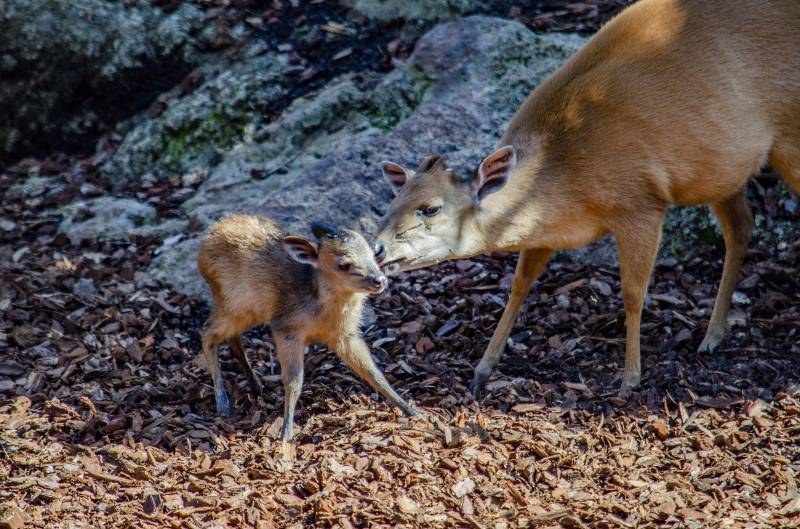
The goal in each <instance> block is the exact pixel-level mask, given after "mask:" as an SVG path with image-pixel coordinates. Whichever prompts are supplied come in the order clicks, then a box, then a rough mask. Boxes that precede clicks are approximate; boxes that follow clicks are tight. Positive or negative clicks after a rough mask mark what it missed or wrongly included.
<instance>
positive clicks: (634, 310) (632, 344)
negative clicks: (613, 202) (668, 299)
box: [614, 209, 665, 399]
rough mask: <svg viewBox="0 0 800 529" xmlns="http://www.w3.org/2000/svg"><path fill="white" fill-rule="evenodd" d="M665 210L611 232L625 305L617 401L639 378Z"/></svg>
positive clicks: (625, 394)
mask: <svg viewBox="0 0 800 529" xmlns="http://www.w3.org/2000/svg"><path fill="white" fill-rule="evenodd" d="M664 213H665V210H663V209H662V210H660V211H657V212H653V213H652V214H650V215H646V216H642V217H636V218H633V219H630V220H629V221H628V222H627V223H626V224H625V225H623V226H619V227H618V228H617V229H616V230H614V237H615V238H616V240H617V254H618V255H619V270H620V278H621V282H622V302H623V304H624V305H625V327H626V328H627V337H626V344H625V369H624V371H623V373H622V387H621V388H620V391H619V398H621V399H627V398H628V396H629V395H630V392H631V389H633V388H635V387H636V386H638V385H639V381H640V380H641V377H642V364H641V354H640V353H641V336H640V327H641V322H642V307H643V305H644V298H645V295H646V294H647V285H648V283H649V282H650V275H651V274H652V273H653V266H654V265H655V261H656V255H657V254H658V247H659V245H660V244H661V224H662V222H663V220H664Z"/></svg>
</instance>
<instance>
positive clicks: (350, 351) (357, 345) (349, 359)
mask: <svg viewBox="0 0 800 529" xmlns="http://www.w3.org/2000/svg"><path fill="white" fill-rule="evenodd" d="M336 353H337V354H338V355H339V358H341V359H342V362H344V363H345V364H346V365H347V367H349V368H350V369H352V370H353V371H354V372H355V373H356V375H358V376H359V377H361V378H362V379H363V380H365V381H366V382H367V383H368V384H369V385H370V386H372V388H373V389H375V391H377V392H378V393H380V394H381V395H382V396H383V397H384V398H385V399H386V400H388V401H389V402H391V403H392V404H394V405H395V406H397V407H398V408H400V409H401V410H403V412H404V413H405V414H406V415H408V416H409V417H414V416H416V415H419V412H418V411H417V410H415V409H414V408H413V407H412V406H411V405H410V404H408V403H407V402H406V401H405V400H403V397H401V396H400V395H398V394H397V392H396V391H395V390H394V389H393V388H392V386H391V385H389V381H388V380H386V377H384V376H383V373H381V370H380V369H378V366H377V365H375V361H374V360H373V359H372V355H371V354H370V351H369V346H367V344H366V342H365V341H364V340H363V339H362V338H361V337H359V336H351V337H347V338H345V339H342V340H341V342H340V343H339V344H338V345H337V346H336Z"/></svg>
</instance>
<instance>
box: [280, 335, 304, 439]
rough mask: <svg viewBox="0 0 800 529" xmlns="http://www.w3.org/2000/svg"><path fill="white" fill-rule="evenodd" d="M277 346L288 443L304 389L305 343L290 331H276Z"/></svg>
mask: <svg viewBox="0 0 800 529" xmlns="http://www.w3.org/2000/svg"><path fill="white" fill-rule="evenodd" d="M275 348H276V349H277V352H278V361H279V362H280V364H281V378H282V379H283V392H284V403H283V429H282V430H281V440H282V441H283V442H284V443H288V442H290V441H291V440H292V428H293V425H294V410H295V407H296V406H297V400H298V399H299V398H300V391H301V390H302V389H303V357H304V353H305V344H303V343H302V342H301V341H300V340H299V339H297V338H296V337H294V336H292V335H290V334H288V333H286V334H284V333H280V332H276V333H275Z"/></svg>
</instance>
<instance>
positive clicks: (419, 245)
mask: <svg viewBox="0 0 800 529" xmlns="http://www.w3.org/2000/svg"><path fill="white" fill-rule="evenodd" d="M500 145H502V146H503V147H501V148H500V149H498V150H496V151H495V152H493V153H492V154H490V155H489V156H487V157H486V158H485V159H484V160H483V161H482V162H481V163H480V165H479V167H478V170H477V171H476V175H475V176H474V177H472V178H466V179H465V178H461V177H459V176H457V175H456V174H454V173H453V172H452V171H451V170H448V169H447V167H446V165H445V162H444V161H443V159H442V158H441V157H440V156H430V157H428V158H426V159H425V160H424V161H423V162H422V164H421V165H420V166H419V168H418V169H417V170H416V171H411V170H408V169H406V168H404V167H402V166H400V165H398V164H395V163H391V162H384V163H383V172H384V175H385V176H386V178H387V179H388V180H389V182H390V183H391V184H392V185H393V187H394V189H395V191H396V194H397V196H396V197H395V199H394V201H393V202H392V203H391V205H390V206H389V209H388V211H387V213H386V215H385V217H384V220H383V222H382V226H381V229H380V233H379V236H378V239H377V243H376V244H377V247H378V249H379V250H380V254H379V259H380V260H381V262H382V266H383V267H384V268H385V269H392V268H394V269H397V270H410V269H414V268H420V267H425V266H430V265H433V264H435V263H438V262H440V261H443V260H446V259H456V258H463V257H470V256H474V255H478V254H482V253H487V252H492V251H496V250H510V251H519V252H520V257H519V262H518V264H517V270H516V274H515V276H514V282H513V286H512V288H511V294H510V297H509V300H508V304H507V305H506V308H505V310H504V312H503V315H502V317H501V319H500V323H499V324H498V326H497V329H496V330H495V332H494V335H493V336H492V339H491V341H490V343H489V346H488V348H487V349H486V352H485V353H484V355H483V358H482V359H481V361H480V364H479V365H478V367H477V369H476V371H475V376H474V379H473V382H472V385H471V387H472V389H473V391H475V392H476V393H477V392H479V391H480V390H481V388H482V387H483V385H484V384H485V382H486V380H487V379H488V377H489V375H490V374H491V372H492V370H493V368H494V366H495V364H497V362H498V360H499V358H500V356H501V355H502V352H503V348H504V346H505V344H506V341H507V339H508V335H509V333H510V332H511V328H512V326H513V324H514V321H515V319H516V316H517V313H518V312H519V308H520V305H521V304H522V301H523V300H524V298H525V296H526V295H527V293H528V291H529V290H530V287H531V285H532V284H533V282H534V280H535V279H536V278H537V277H538V276H539V275H540V274H541V273H542V271H543V270H544V268H545V265H546V263H547V262H548V260H549V259H550V256H551V255H552V253H553V251H554V250H556V249H560V248H575V247H579V246H583V245H586V244H588V243H590V242H592V241H594V240H596V239H598V238H600V237H602V236H604V235H606V234H608V233H612V234H613V235H614V237H615V239H616V244H617V252H618V255H619V263H620V274H621V283H622V298H623V302H624V305H625V315H626V326H627V343H626V348H625V369H624V372H623V378H622V388H621V390H620V396H621V397H623V398H625V397H627V396H628V394H629V392H630V389H631V388H633V387H635V386H637V385H638V384H639V381H640V377H641V364H640V358H639V346H640V344H639V342H640V337H639V326H640V320H641V312H642V304H643V301H644V298H645V293H646V290H647V284H648V282H649V279H650V275H651V272H652V269H653V264H654V262H655V259H656V253H657V251H658V247H659V243H660V239H661V224H662V221H663V220H664V215H665V213H666V211H667V208H668V207H669V206H670V205H671V204H680V205H685V206H694V205H701V204H708V205H709V206H710V207H711V210H712V211H713V213H714V215H715V216H716V218H717V220H718V221H719V225H720V227H721V228H722V233H723V237H724V240H725V247H726V252H725V262H724V267H723V272H722V281H721V284H720V288H719V292H718V294H717V299H716V302H715V304H714V310H713V312H712V314H711V320H710V324H709V326H708V330H707V332H706V335H705V338H704V339H703V342H702V343H701V344H700V350H701V351H713V350H714V348H715V347H717V345H719V343H720V340H721V339H722V336H723V333H724V330H725V322H726V318H727V314H728V309H729V307H730V301H731V295H732V293H733V290H734V287H735V285H736V281H737V278H738V275H739V270H740V268H741V264H742V260H743V258H744V255H745V252H746V247H747V244H748V242H749V240H750V235H751V231H752V225H753V217H752V214H751V212H750V209H749V206H748V204H747V201H746V197H745V191H744V187H745V184H746V182H747V180H748V179H749V178H750V177H751V176H752V175H753V174H754V173H755V172H756V171H758V169H759V167H761V166H762V165H764V164H765V163H767V161H768V162H769V163H770V164H771V165H772V166H773V167H774V168H776V169H777V170H778V171H779V172H780V173H781V174H782V176H783V177H784V179H785V180H786V183H787V184H788V185H789V186H790V187H791V188H792V189H793V190H794V191H795V192H800V1H798V0H748V1H746V2H742V1H740V0H641V1H640V2H638V3H636V4H634V5H633V6H631V7H629V8H627V9H626V10H624V11H623V12H622V13H620V14H619V16H617V17H616V18H615V19H613V20H612V21H611V22H609V23H608V24H607V25H606V26H605V27H603V29H601V30H600V31H599V32H598V33H597V34H596V35H594V36H593V37H592V38H591V39H590V40H589V41H588V42H587V43H586V44H585V45H584V46H583V47H582V48H581V49H580V50H579V51H578V52H577V53H576V54H575V55H574V56H573V57H572V58H570V59H569V60H568V61H567V62H566V63H565V64H564V65H562V66H561V67H560V68H559V69H558V70H557V71H556V72H555V73H554V74H553V75H552V76H550V77H549V78H548V79H547V80H546V81H544V82H543V83H542V84H541V85H540V86H539V87H538V88H536V90H534V91H533V93H531V94H530V95H529V96H528V98H527V99H526V100H525V102H524V103H523V104H522V106H521V107H520V108H519V109H518V110H517V112H516V114H515V115H514V117H513V118H512V120H511V122H510V124H509V125H508V128H507V130H506V132H505V134H504V135H503V137H502V139H501V141H500Z"/></svg>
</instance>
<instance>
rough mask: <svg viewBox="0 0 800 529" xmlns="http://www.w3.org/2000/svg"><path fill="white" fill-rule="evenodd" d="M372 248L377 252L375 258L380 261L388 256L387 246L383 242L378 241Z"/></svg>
mask: <svg viewBox="0 0 800 529" xmlns="http://www.w3.org/2000/svg"><path fill="white" fill-rule="evenodd" d="M372 250H373V251H374V252H375V260H376V261H378V263H380V262H381V261H383V260H384V259H385V258H386V246H385V245H384V244H383V243H382V242H380V241H379V242H376V243H375V245H374V246H373V247H372ZM384 279H386V278H384Z"/></svg>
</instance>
